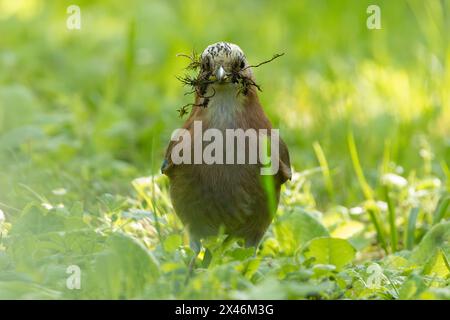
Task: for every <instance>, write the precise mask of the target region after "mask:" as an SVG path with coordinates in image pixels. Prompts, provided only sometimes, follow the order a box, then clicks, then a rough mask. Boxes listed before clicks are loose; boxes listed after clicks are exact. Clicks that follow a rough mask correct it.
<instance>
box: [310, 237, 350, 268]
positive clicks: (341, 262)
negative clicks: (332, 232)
mask: <svg viewBox="0 0 450 320" xmlns="http://www.w3.org/2000/svg"><path fill="white" fill-rule="evenodd" d="M355 253H356V250H355V248H353V247H352V245H351V244H350V243H349V242H348V241H347V240H344V239H337V238H329V237H324V238H317V239H313V240H311V241H310V242H309V244H308V245H307V246H306V248H305V251H304V255H305V257H306V258H308V259H309V258H311V259H313V263H314V264H325V265H334V266H336V269H337V270H340V269H342V267H343V266H345V265H346V264H348V263H350V262H351V261H352V260H353V258H354V257H355Z"/></svg>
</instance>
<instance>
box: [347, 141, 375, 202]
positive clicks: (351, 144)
mask: <svg viewBox="0 0 450 320" xmlns="http://www.w3.org/2000/svg"><path fill="white" fill-rule="evenodd" d="M347 143H348V148H349V151H350V157H351V159H352V163H353V169H354V170H355V173H356V177H357V178H358V182H359V185H360V186H361V189H362V191H363V193H364V196H365V197H366V199H367V200H373V191H372V188H370V186H369V184H368V183H367V180H366V178H365V177H364V172H363V170H362V167H361V163H360V162H359V157H358V150H357V149H356V144H355V138H354V137H353V133H352V132H349V134H348V137H347Z"/></svg>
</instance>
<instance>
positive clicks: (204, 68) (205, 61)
mask: <svg viewBox="0 0 450 320" xmlns="http://www.w3.org/2000/svg"><path fill="white" fill-rule="evenodd" d="M210 67H211V64H210V63H209V60H208V59H206V60H204V61H203V70H209V69H210Z"/></svg>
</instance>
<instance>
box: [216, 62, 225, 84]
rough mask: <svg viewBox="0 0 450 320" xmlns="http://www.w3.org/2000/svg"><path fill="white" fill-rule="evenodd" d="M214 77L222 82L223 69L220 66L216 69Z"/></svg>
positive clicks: (223, 76) (223, 77)
mask: <svg viewBox="0 0 450 320" xmlns="http://www.w3.org/2000/svg"><path fill="white" fill-rule="evenodd" d="M216 79H217V80H219V81H220V82H222V81H223V80H224V79H225V70H224V69H223V67H222V66H220V67H219V69H217V70H216Z"/></svg>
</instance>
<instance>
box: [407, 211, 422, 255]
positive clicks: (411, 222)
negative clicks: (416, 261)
mask: <svg viewBox="0 0 450 320" xmlns="http://www.w3.org/2000/svg"><path fill="white" fill-rule="evenodd" d="M418 215H419V208H417V207H415V208H412V209H411V211H410V212H409V218H408V228H407V229H406V241H405V242H406V248H407V249H408V250H411V249H412V247H413V246H414V240H415V237H414V232H415V230H416V221H417V216H418Z"/></svg>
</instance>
